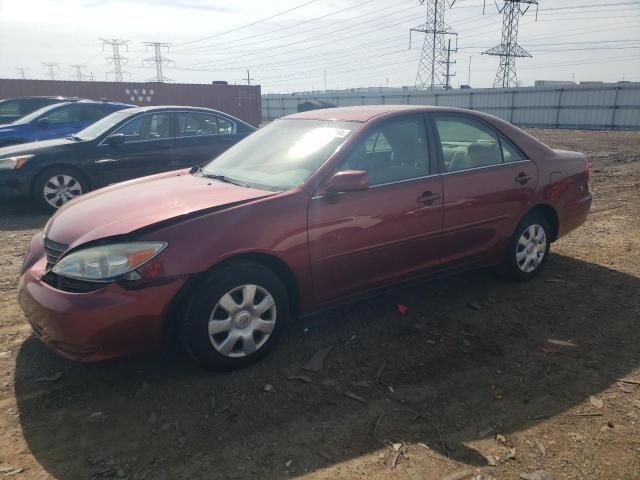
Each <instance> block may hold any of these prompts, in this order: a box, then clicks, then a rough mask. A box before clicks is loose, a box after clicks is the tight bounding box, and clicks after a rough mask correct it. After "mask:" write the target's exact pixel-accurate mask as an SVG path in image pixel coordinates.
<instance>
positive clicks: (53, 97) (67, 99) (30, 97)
mask: <svg viewBox="0 0 640 480" xmlns="http://www.w3.org/2000/svg"><path fill="white" fill-rule="evenodd" d="M38 98H45V99H47V100H60V101H63V102H77V101H80V100H83V99H82V98H79V97H62V96H57V95H25V96H23V97H9V98H3V99H2V100H0V102H6V101H8V100H36V99H38Z"/></svg>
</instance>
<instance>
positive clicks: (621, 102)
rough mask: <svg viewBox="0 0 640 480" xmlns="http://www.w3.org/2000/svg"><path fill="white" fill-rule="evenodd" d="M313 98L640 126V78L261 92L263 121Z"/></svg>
mask: <svg viewBox="0 0 640 480" xmlns="http://www.w3.org/2000/svg"><path fill="white" fill-rule="evenodd" d="M310 98H317V99H323V100H328V101H330V102H332V103H334V104H336V105H338V106H340V107H342V106H351V105H376V104H408V105H440V106H447V107H460V108H470V109H472V110H480V111H483V112H487V113H490V114H492V115H495V116H497V117H500V118H503V119H505V120H507V121H509V122H511V123H514V124H516V125H519V126H522V127H539V128H576V129H597V130H640V83H612V84H602V85H588V86H587V85H584V86H581V85H576V86H562V87H523V88H515V89H493V88H484V89H466V90H449V91H444V90H442V91H438V92H428V91H416V90H409V89H406V90H402V89H393V90H384V91H381V92H369V91H367V92H336V93H318V94H295V95H275V94H269V95H264V96H263V97H262V114H263V120H265V121H269V120H274V119H276V118H280V117H282V116H285V115H289V114H291V113H295V112H297V111H298V104H299V103H301V102H303V101H305V100H308V99H310Z"/></svg>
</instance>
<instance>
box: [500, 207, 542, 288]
mask: <svg viewBox="0 0 640 480" xmlns="http://www.w3.org/2000/svg"><path fill="white" fill-rule="evenodd" d="M550 231H551V230H550V227H549V222H548V221H547V219H546V218H545V217H544V215H541V214H540V213H538V212H530V213H529V214H527V215H526V216H525V217H524V218H523V219H522V221H521V222H520V223H519V224H518V226H517V228H516V229H515V231H514V233H513V236H512V237H511V239H510V241H509V245H508V247H507V253H506V258H505V261H504V264H503V269H502V270H503V273H504V275H505V276H506V277H507V278H509V279H511V280H516V281H521V282H523V281H527V280H530V279H532V278H533V277H535V276H536V275H537V274H538V272H540V270H541V269H542V267H543V266H544V264H545V263H546V261H547V259H548V257H549V247H550V246H551V242H550V238H551V237H550Z"/></svg>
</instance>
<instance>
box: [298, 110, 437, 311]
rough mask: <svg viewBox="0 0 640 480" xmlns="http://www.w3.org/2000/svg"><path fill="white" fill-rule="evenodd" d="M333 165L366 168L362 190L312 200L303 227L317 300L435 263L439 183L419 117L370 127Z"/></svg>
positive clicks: (404, 275) (396, 278)
mask: <svg viewBox="0 0 640 480" xmlns="http://www.w3.org/2000/svg"><path fill="white" fill-rule="evenodd" d="M370 128H371V132H370V133H369V134H368V135H365V139H364V140H362V141H360V142H359V143H357V144H355V145H354V146H353V147H352V148H351V151H350V152H349V153H348V155H347V157H346V160H345V162H344V163H343V165H342V166H341V167H340V169H339V170H365V171H367V172H368V174H369V182H370V187H369V188H368V189H367V190H364V191H357V192H346V193H342V194H327V195H321V196H317V197H314V198H312V199H311V201H310V204H309V215H308V218H309V220H308V222H309V224H308V229H309V245H310V256H311V267H312V274H313V282H314V292H315V297H316V301H317V302H318V303H320V304H322V303H329V302H331V301H336V300H339V299H341V298H343V297H347V296H349V295H352V294H355V293H358V292H362V291H365V290H369V289H372V288H375V287H378V286H382V285H385V284H387V283H390V282H394V281H399V280H402V279H404V278H407V277H410V276H412V275H414V274H416V273H417V272H419V271H421V270H425V269H428V268H429V267H431V266H433V265H435V263H437V262H438V237H439V235H440V233H441V230H442V198H443V196H442V194H443V192H442V180H441V178H440V176H439V175H430V173H431V170H430V164H429V156H430V151H432V149H431V148H430V145H429V144H430V142H429V141H428V138H429V137H428V136H427V132H426V129H425V122H424V118H423V117H422V116H412V117H408V118H403V119H398V120H392V121H389V122H386V123H383V124H381V125H380V126H379V127H370Z"/></svg>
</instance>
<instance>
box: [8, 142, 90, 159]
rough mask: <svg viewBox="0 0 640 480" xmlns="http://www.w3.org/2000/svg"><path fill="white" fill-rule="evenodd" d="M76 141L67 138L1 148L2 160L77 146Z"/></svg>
mask: <svg viewBox="0 0 640 480" xmlns="http://www.w3.org/2000/svg"><path fill="white" fill-rule="evenodd" d="M75 143H79V142H75V141H74V140H68V139H66V138H56V139H53V140H42V141H39V142H28V143H20V144H18V145H11V146H9V147H2V148H0V158H2V157H13V156H15V155H26V154H29V153H31V154H37V153H40V152H42V151H43V150H46V149H51V148H58V147H63V146H67V145H70V144H75Z"/></svg>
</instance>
